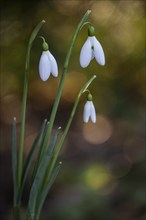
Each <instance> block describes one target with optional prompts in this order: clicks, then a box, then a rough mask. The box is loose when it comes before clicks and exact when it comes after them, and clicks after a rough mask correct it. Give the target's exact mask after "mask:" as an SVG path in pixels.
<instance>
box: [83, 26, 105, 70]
mask: <svg viewBox="0 0 146 220" xmlns="http://www.w3.org/2000/svg"><path fill="white" fill-rule="evenodd" d="M94 33H95V31H94V27H93V26H90V27H89V29H88V38H87V40H86V41H85V43H84V45H83V47H82V49H81V52H80V65H81V67H83V68H85V67H87V66H88V65H89V64H90V62H91V60H92V59H93V58H94V57H95V59H96V61H97V63H99V64H100V65H102V66H103V65H104V64H105V56H104V51H103V48H102V46H101V44H100V43H99V41H98V40H97V39H96V37H95V36H94Z"/></svg>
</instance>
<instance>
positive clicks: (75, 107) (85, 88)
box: [45, 75, 96, 182]
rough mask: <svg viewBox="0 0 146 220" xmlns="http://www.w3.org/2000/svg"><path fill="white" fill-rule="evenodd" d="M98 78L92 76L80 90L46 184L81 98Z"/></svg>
mask: <svg viewBox="0 0 146 220" xmlns="http://www.w3.org/2000/svg"><path fill="white" fill-rule="evenodd" d="M95 78H96V75H94V76H92V78H91V79H90V80H89V81H88V82H87V83H86V84H85V85H84V86H83V88H82V89H81V90H80V92H79V94H78V96H77V98H76V100H75V103H74V106H73V109H72V112H71V114H70V117H69V120H68V123H67V125H66V128H65V130H64V133H63V135H62V137H61V139H60V141H59V143H58V146H57V149H56V152H55V153H54V157H53V160H52V162H51V165H50V167H49V171H48V172H47V175H46V178H45V182H46V181H47V180H48V179H49V177H50V175H51V173H52V170H53V169H54V166H55V164H56V161H57V158H58V155H59V152H60V150H61V147H62V145H63V143H64V140H65V138H66V135H67V133H68V130H69V128H70V125H71V122H72V120H73V117H74V115H75V112H76V109H77V106H78V103H79V101H80V99H81V96H82V95H83V93H84V92H86V91H87V88H88V87H89V85H90V84H91V83H92V81H93V80H94V79H95Z"/></svg>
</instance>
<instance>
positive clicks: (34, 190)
mask: <svg viewBox="0 0 146 220" xmlns="http://www.w3.org/2000/svg"><path fill="white" fill-rule="evenodd" d="M59 133H60V127H59V128H58V129H57V131H56V132H55V134H54V137H53V138H52V141H51V143H50V144H49V145H48V148H47V150H46V152H45V154H44V156H43V158H42V160H41V162H40V164H39V167H38V169H37V172H36V176H35V178H34V181H33V184H32V187H31V191H30V196H29V202H28V210H29V213H30V215H31V216H32V218H33V217H34V214H35V207H36V200H37V196H38V195H39V189H40V187H41V184H42V182H43V179H44V176H45V172H46V170H47V167H48V165H49V162H50V159H51V157H52V153H53V150H54V147H55V145H56V142H57V140H58V136H59Z"/></svg>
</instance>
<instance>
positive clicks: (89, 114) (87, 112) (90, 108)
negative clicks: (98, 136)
mask: <svg viewBox="0 0 146 220" xmlns="http://www.w3.org/2000/svg"><path fill="white" fill-rule="evenodd" d="M89 118H91V121H92V122H93V123H95V122H96V112H95V107H94V104H93V102H92V95H91V94H89V95H88V98H87V102H86V104H85V106H84V111H83V121H84V122H85V123H87V122H88V121H89Z"/></svg>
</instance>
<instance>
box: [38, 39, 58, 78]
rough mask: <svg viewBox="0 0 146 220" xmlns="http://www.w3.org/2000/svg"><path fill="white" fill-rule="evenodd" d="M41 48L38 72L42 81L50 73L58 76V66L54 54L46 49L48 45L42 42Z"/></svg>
mask: <svg viewBox="0 0 146 220" xmlns="http://www.w3.org/2000/svg"><path fill="white" fill-rule="evenodd" d="M43 49H44V51H43V52H42V55H41V58H40V62H39V74H40V77H41V79H42V80H43V81H46V80H47V79H49V77H50V74H51V73H52V75H53V76H54V77H57V76H58V66H57V62H56V60H55V58H54V56H53V55H52V54H51V53H50V51H49V50H48V45H47V44H46V42H45V43H43Z"/></svg>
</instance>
